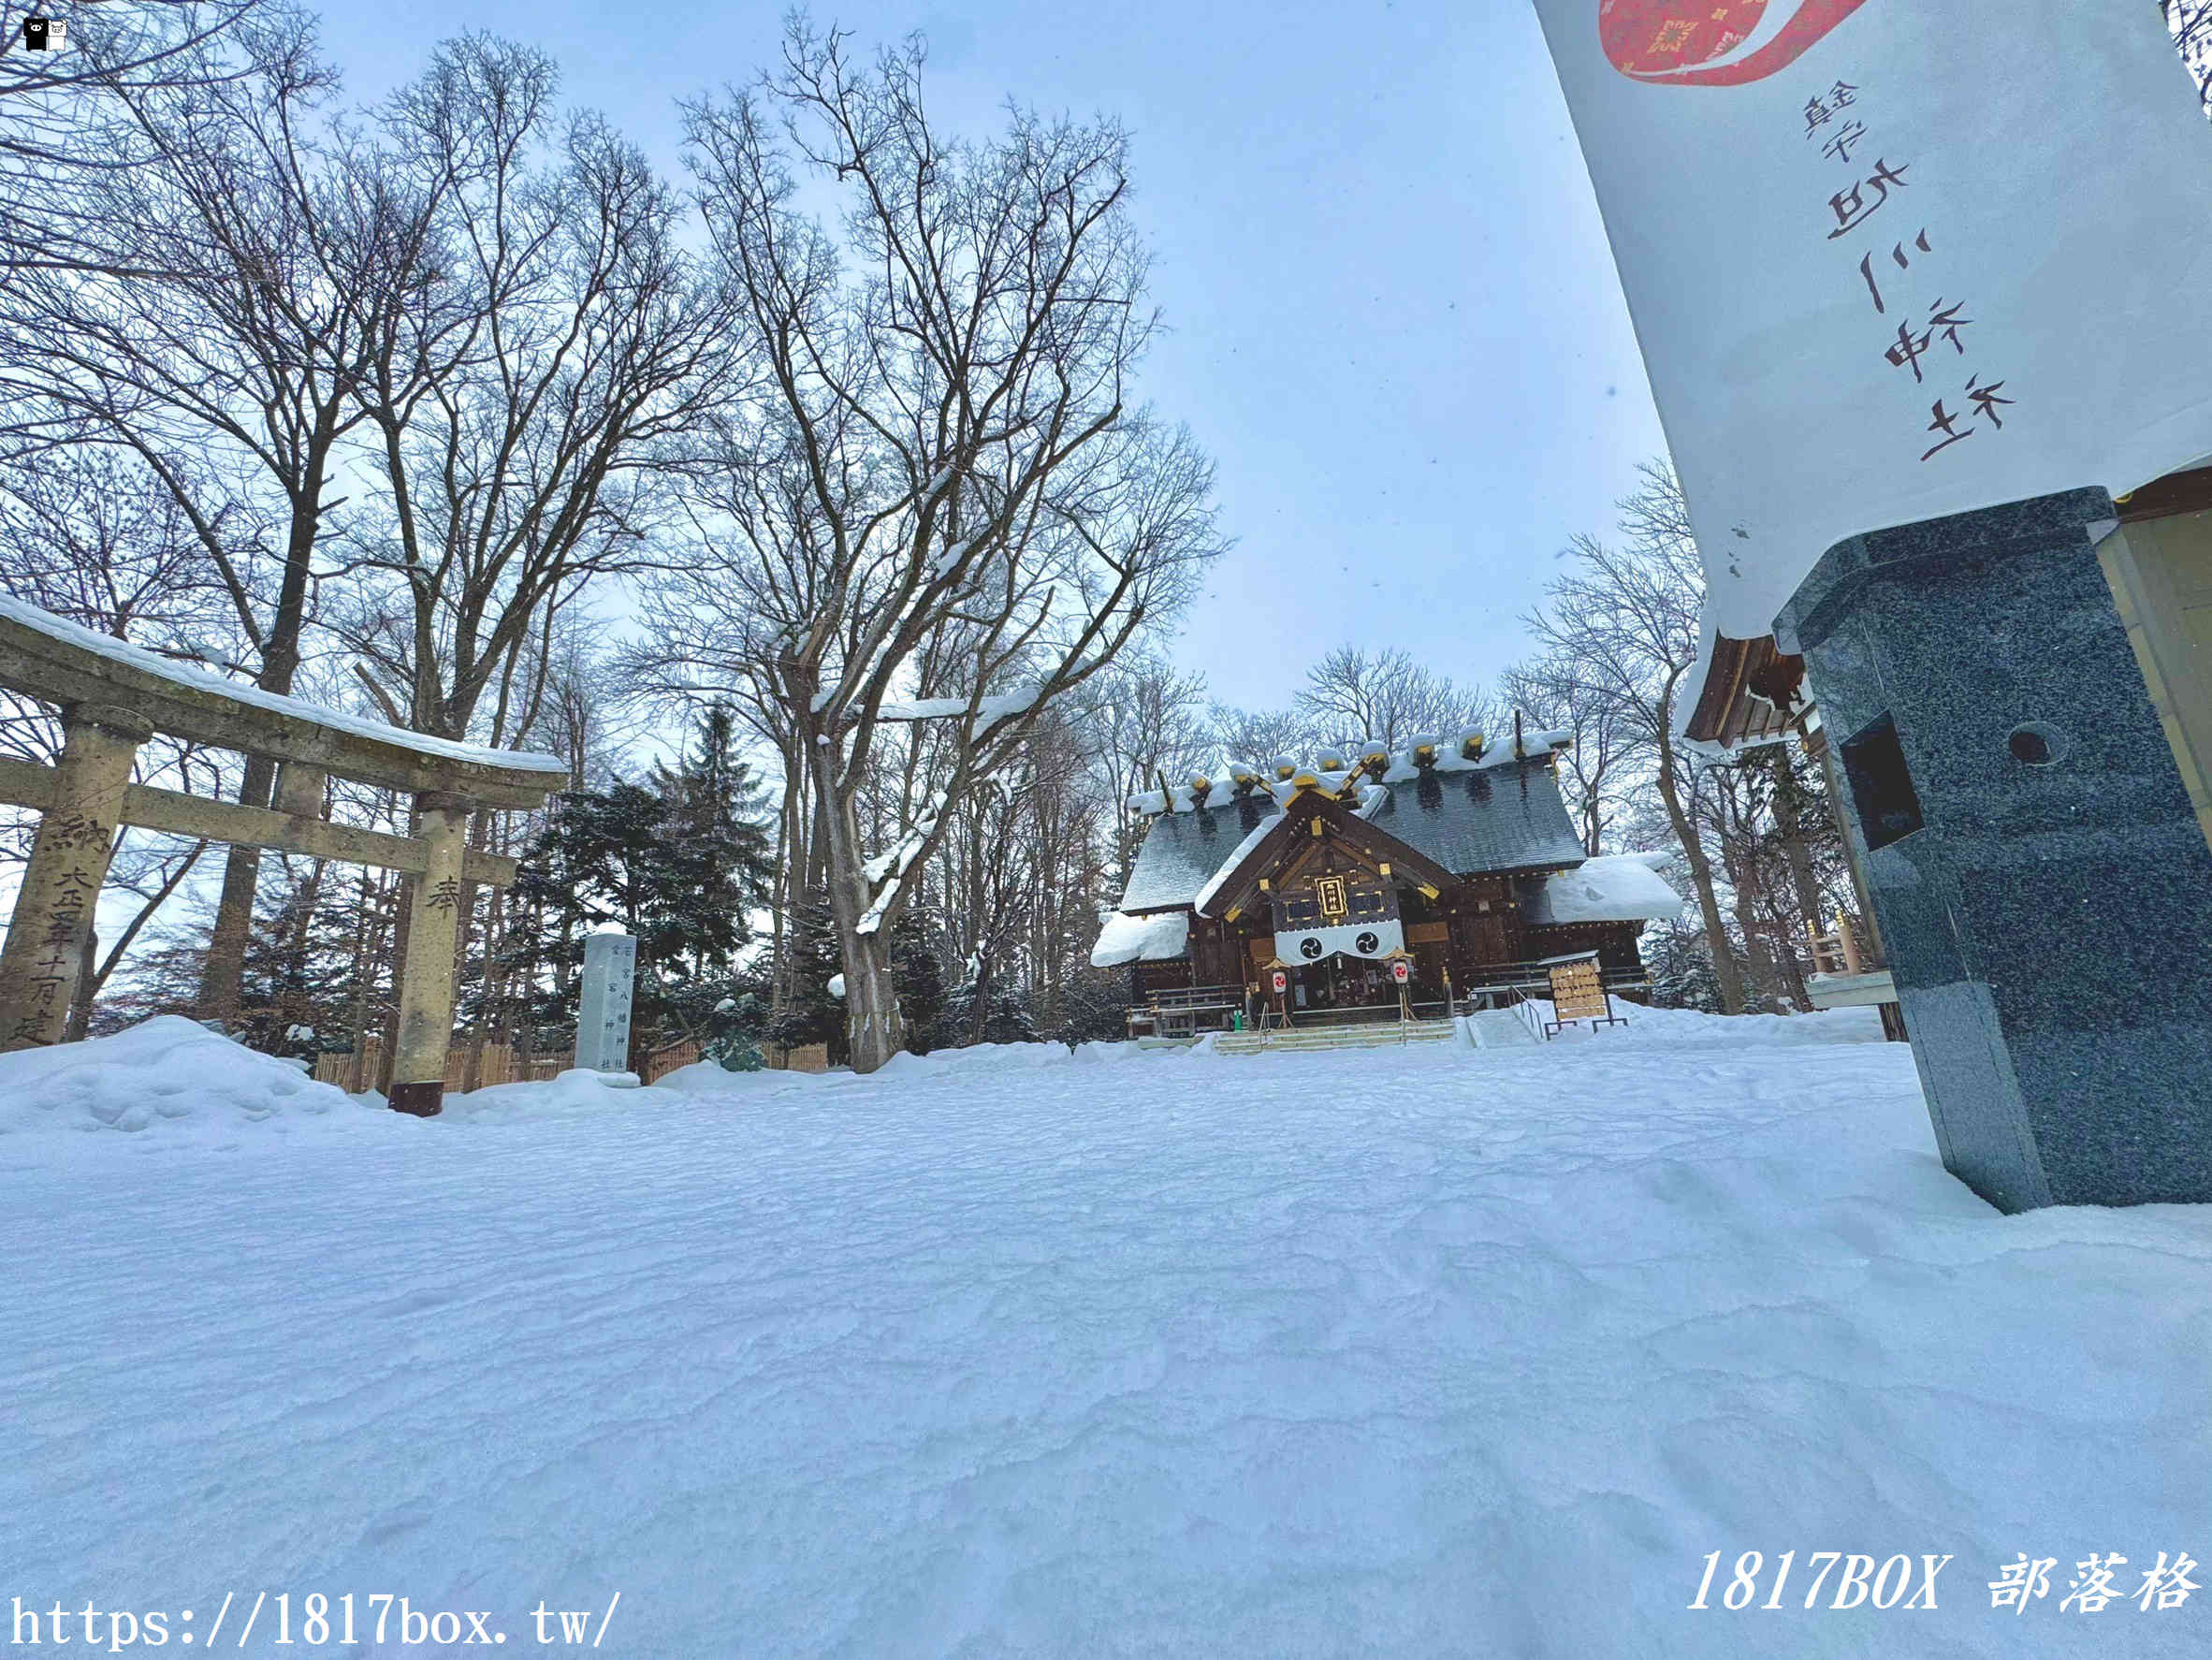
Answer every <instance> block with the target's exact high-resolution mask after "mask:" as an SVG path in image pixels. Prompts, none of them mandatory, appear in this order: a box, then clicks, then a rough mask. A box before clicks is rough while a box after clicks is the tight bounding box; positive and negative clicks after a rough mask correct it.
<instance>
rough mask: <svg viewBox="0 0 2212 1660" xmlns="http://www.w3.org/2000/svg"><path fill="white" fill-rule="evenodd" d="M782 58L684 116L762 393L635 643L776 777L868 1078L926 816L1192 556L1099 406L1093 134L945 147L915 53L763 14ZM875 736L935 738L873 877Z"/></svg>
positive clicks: (1006, 748)
mask: <svg viewBox="0 0 2212 1660" xmlns="http://www.w3.org/2000/svg"><path fill="white" fill-rule="evenodd" d="M783 58H784V61H783V66H782V68H781V70H780V72H779V73H778V74H777V75H776V76H775V77H774V78H773V79H772V80H765V81H764V82H763V83H762V84H761V85H760V86H758V87H756V88H754V89H753V90H751V91H749V92H747V93H744V94H738V95H728V96H725V97H724V98H722V99H720V100H719V101H711V102H704V103H699V104H695V105H692V106H691V107H689V109H687V112H686V120H687V126H688V131H689V135H690V138H691V145H692V159H693V166H694V168H695V171H696V173H697V177H698V180H699V197H700V202H701V205H702V206H703V208H704V209H705V211H706V219H707V225H708V229H709V234H710V237H711V239H712V244H713V248H714V252H715V255H716V256H717V258H718V260H719V261H720V269H721V271H722V273H723V276H724V279H725V280H726V282H727V283H728V284H729V285H730V288H731V291H732V293H733V295H734V296H735V299H736V300H737V302H738V304H739V305H740V306H741V308H742V310H743V312H744V313H745V315H746V318H747V320H748V321H749V325H750V327H751V328H752V330H753V333H754V337H755V339H756V341H757V342H758V344H759V346H760V348H761V350H762V353H763V355H764V361H765V364H766V368H767V373H768V379H769V386H768V387H767V389H766V392H765V394H764V396H763V397H762V399H761V400H759V401H758V402H757V403H756V404H755V406H754V407H753V408H752V410H751V411H750V413H749V418H748V419H745V420H743V421H733V422H731V423H729V424H728V425H727V427H726V428H725V447H724V450H723V461H724V464H723V466H722V467H721V468H720V470H719V473H718V475H717V477H716V478H715V480H714V481H713V484H712V490H713V494H712V498H711V510H712V512H713V514H714V517H712V518H711V519H710V520H709V521H708V523H707V527H706V528H707V529H708V530H709V531H711V532H712V533H711V535H710V536H709V538H708V542H707V548H706V552H705V553H704V554H703V555H702V557H701V558H700V560H699V561H697V562H696V563H695V565H694V567H693V569H692V570H691V571H690V572H689V573H685V574H682V575H679V576H677V578H675V579H674V580H672V581H670V582H667V583H663V584H662V587H661V591H660V596H659V599H658V602H657V604H656V605H655V608H654V613H653V619H652V632H653V634H654V642H653V645H654V651H655V654H656V655H657V656H658V657H659V658H660V660H661V661H662V662H663V663H673V662H678V661H680V662H684V663H694V664H697V665H699V667H700V669H701V670H702V672H703V673H704V674H705V675H706V676H708V677H719V678H723V679H727V680H730V681H749V682H750V683H751V684H752V685H753V686H754V687H756V688H757V689H758V697H759V701H760V702H761V703H763V704H764V705H767V706H772V709H773V717H772V719H773V722H774V726H775V730H776V735H777V737H778V741H779V745H780V746H781V747H782V748H783V750H784V754H785V759H786V764H787V766H788V767H790V768H793V769H794V770H801V771H804V772H805V774H806V775H807V779H808V786H809V789H810V793H811V796H812V808H813V828H814V842H815V846H814V848H813V849H812V850H810V857H812V858H813V859H814V860H815V861H816V862H817V863H818V864H819V866H820V867H821V870H822V881H823V885H824V887H825V888H826V890H827V899H828V905H829V910H830V913H831V915H832V917H833V918H834V921H835V925H836V928H837V939H838V946H839V954H840V956H841V959H842V962H843V965H844V976H845V999H846V1010H847V1017H848V1021H849V1026H850V1030H851V1055H852V1059H853V1064H854V1066H855V1067H856V1068H858V1069H859V1070H864V1071H866V1070H873V1069H874V1068H876V1067H878V1066H880V1065H881V1064H882V1062H883V1061H884V1060H885V1059H887V1058H888V1057H889V1056H891V1055H892V1054H893V1053H894V1052H895V1051H896V1050H897V1049H898V1048H899V1047H900V1020H899V1012H898V1003H897V999H896V997H895V995H894V991H893V986H892V980H891V974H890V968H889V950H888V945H889V940H888V932H889V928H890V925H892V923H894V922H895V920H896V918H897V916H898V914H899V912H900V910H901V909H902V908H903V907H904V906H905V905H906V904H907V903H908V902H909V900H910V894H911V884H912V881H913V880H914V878H915V877H916V876H917V875H918V874H919V872H920V870H921V869H922V867H923V866H924V863H925V862H926V861H927V860H928V859H929V857H930V856H931V854H932V853H933V852H934V851H935V850H936V848H937V847H938V846H939V843H940V842H941V840H942V838H943V837H944V836H945V835H946V834H947V833H948V831H949V828H950V826H951V825H952V823H953V819H954V817H955V809H957V808H959V807H960V806H961V804H962V803H963V802H965V801H966V800H967V799H968V796H969V794H970V793H971V792H972V791H974V790H975V789H976V788H977V787H978V786H979V784H980V783H981V781H982V779H986V778H989V777H991V776H992V775H993V774H995V773H998V772H1001V771H1003V770H1005V769H1006V768H1008V767H1009V766H1011V764H1013V762H1014V760H1015V758H1016V756H1017V755H1018V754H1019V753H1020V752H1021V750H1023V748H1024V746H1025V745H1026V742H1027V740H1028V739H1029V737H1030V735H1031V734H1032V733H1033V732H1034V731H1035V730H1036V728H1037V727H1038V725H1039V723H1040V722H1041V721H1042V720H1043V719H1044V717H1045V715H1046V713H1047V712H1048V711H1049V710H1050V709H1051V707H1052V706H1053V705H1054V704H1055V702H1056V701H1057V700H1058V699H1060V698H1061V697H1062V696H1064V695H1065V694H1066V693H1068V692H1070V690H1071V689H1073V688H1075V687H1077V686H1079V685H1081V684H1083V683H1084V681H1085V680H1087V679H1089V678H1090V677H1093V676H1094V675H1096V674H1098V673H1099V671H1100V670H1101V669H1102V668H1103V667H1105V666H1106V665H1107V664H1109V663H1112V662H1113V659H1114V658H1115V657H1117V656H1118V655H1119V654H1120V653H1121V651H1122V650H1123V649H1124V648H1126V647H1127V646H1128V644H1129V643H1130V642H1131V640H1132V639H1134V638H1135V637H1136V636H1137V634H1138V632H1139V631H1140V630H1141V629H1142V627H1143V626H1144V624H1145V623H1146V621H1147V620H1148V619H1156V618H1158V617H1161V616H1163V615H1165V614H1166V613H1168V612H1170V611H1171V610H1173V609H1174V608H1175V607H1176V606H1177V605H1179V604H1181V603H1182V602H1183V601H1184V600H1185V599H1186V597H1187V595H1188V593H1189V591H1190V589H1191V586H1192V583H1193V580H1194V577H1195V575H1196V573H1197V570H1198V568H1199V567H1200V566H1201V564H1202V562H1203V561H1205V560H1206V559H1208V558H1209V557H1211V556H1212V555H1213V554H1214V553H1215V552H1216V551H1217V549H1218V546H1219V543H1218V538H1217V536H1216V534H1215V528H1214V520H1213V510H1212V473H1211V468H1210V465H1209V464H1208V463H1207V462H1206V460H1205V459H1203V458H1202V457H1201V455H1200V454H1199V453H1198V451H1197V450H1196V448H1195V447H1194V446H1193V444H1191V442H1190V440H1189V438H1188V437H1187V436H1186V434H1184V433H1182V432H1180V431H1177V430H1172V429H1171V428H1167V427H1165V426H1163V425H1162V424H1160V423H1159V422H1158V421H1157V420H1156V419H1154V418H1152V417H1151V416H1149V415H1147V414H1145V413H1144V412H1143V411H1142V409H1140V408H1138V407H1135V406H1133V405H1132V402H1131V400H1130V388H1129V376H1130V372H1131V371H1132V369H1133V368H1134V366H1135V364H1136V362H1137V359H1138V358H1139V357H1140V356H1141V355H1142V351H1143V349H1144V347H1145V344H1146V342H1148V341H1149V340H1150V338H1151V336H1152V333H1153V330H1154V328H1155V319H1154V317H1153V314H1152V313H1151V312H1150V311H1149V310H1147V309H1146V307H1145V304H1144V277H1145V265H1146V259H1145V255H1144V251H1143V249H1142V245H1141V244H1140V242H1139V240H1138V238H1137V236H1136V234H1135V231H1134V229H1133V227H1132V226H1130V224H1129V221H1128V214H1127V211H1126V209H1125V206H1124V198H1125V197H1126V194H1127V190H1128V181H1127V176H1126V173H1125V152H1126V143H1125V139H1124V138H1123V135H1122V134H1121V132H1120V131H1119V130H1118V129H1117V128H1115V127H1114V126H1113V125H1112V124H1077V123H1073V122H1070V121H1056V122H1054V121H1045V120H1042V119H1040V118H1038V117H1036V116H1034V115H1031V114H1027V113H1024V112H1019V111H1017V112H1015V113H1014V114H1013V115H1012V116H1011V119H1010V122H1009V124H1008V127H1007V129H1006V130H1005V132H1004V133H1002V134H1001V135H1000V136H998V137H997V138H993V139H991V140H989V141H987V142H982V143H969V142H961V141H953V140H950V139H947V138H942V137H940V136H939V134H938V133H937V132H936V131H935V129H934V128H933V127H932V126H931V124H930V122H929V120H928V117H927V115H926V114H925V112H924V108H923V103H922V95H921V77H922V52H921V49H920V46H919V44H918V43H910V45H909V46H908V47H906V48H905V49H903V50H900V51H892V52H887V53H885V54H883V55H882V56H881V57H880V59H879V60H878V62H877V63H876V64H875V65H874V66H873V67H872V68H869V69H862V68H859V67H856V66H854V65H853V64H852V63H851V61H849V59H848V57H847V55H846V51H845V43H844V40H843V38H842V37H840V36H837V35H835V34H830V35H821V34H817V33H815V32H814V31H813V30H812V29H811V27H810V26H809V25H808V24H807V23H806V22H804V21H803V20H793V22H791V23H790V24H788V25H787V31H786V36H785V42H784V54H783ZM801 172H803V173H805V174H807V175H808V176H809V177H811V178H812V179H813V180H815V181H817V182H819V183H820V184H821V185H822V187H824V188H827V189H833V190H836V191H838V192H840V193H841V194H842V195H843V196H844V197H845V199H846V201H847V203H848V204H849V211H848V213H847V217H846V221H845V235H844V238H843V240H842V241H841V242H840V241H839V240H837V238H834V237H833V236H832V235H831V233H830V232H828V231H827V230H825V229H824V228H823V227H822V226H821V225H819V224H818V223H816V222H814V221H813V220H811V219H809V218H808V217H807V216H806V215H804V214H803V213H801V212H800V211H799V210H798V207H797V205H796V202H795V200H794V194H795V191H796V189H797V178H798V175H799V174H800V173H801ZM901 704H909V705H911V706H910V707H907V708H901V707H900V705H901ZM899 716H909V717H918V718H923V719H927V720H931V721H939V722H941V725H940V726H939V728H938V732H937V735H936V736H937V740H938V741H936V742H935V743H934V744H933V746H932V749H933V751H934V753H933V758H932V760H931V762H930V764H931V767H932V769H933V770H932V771H931V773H930V774H929V776H927V777H926V778H923V777H917V776H912V775H911V774H910V776H909V777H908V778H907V779H905V780H904V782H903V786H902V797H903V799H904V800H905V802H906V803H907V806H906V807H905V809H904V811H903V812H902V814H901V820H902V822H901V823H899V824H898V825H897V826H896V827H895V832H896V833H895V837H893V838H892V839H891V840H890V843H889V845H885V846H880V847H879V848H877V849H875V850H873V851H872V852H871V850H870V849H869V848H868V847H867V846H866V845H865V840H864V831H863V826H862V823H861V819H860V814H859V806H860V802H861V800H862V797H863V794H864V792H865V790H866V785H867V781H868V779H869V777H870V772H871V767H872V765H873V764H874V760H875V756H876V750H877V746H878V744H879V743H880V742H881V741H883V739H884V737H885V735H886V723H887V721H891V720H892V719H894V718H895V717H899ZM907 748H908V752H909V754H910V755H911V756H914V757H916V758H917V759H918V758H919V751H920V746H918V745H913V744H911V743H909V744H908V745H907Z"/></svg>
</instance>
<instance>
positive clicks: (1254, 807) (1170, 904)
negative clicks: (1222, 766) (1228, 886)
mask: <svg viewBox="0 0 2212 1660" xmlns="http://www.w3.org/2000/svg"><path fill="white" fill-rule="evenodd" d="M1275 815H1276V808H1275V803H1274V797H1273V796H1272V795H1270V794H1266V793H1264V792H1261V793H1258V794H1252V795H1247V796H1245V797H1244V798H1243V799H1242V800H1233V801H1231V802H1230V803H1229V805H1228V806H1226V807H1201V808H1196V809H1193V810H1186V811H1181V812H1171V813H1163V814H1161V815H1160V816H1159V817H1157V818H1156V819H1154V820H1153V821H1152V827H1151V829H1150V830H1148V831H1147V832H1146V833H1145V837H1144V845H1143V846H1142V847H1140V848H1139V849H1138V850H1137V863H1136V866H1135V867H1134V868H1133V869H1132V870H1131V871H1130V872H1129V888H1128V893H1126V894H1124V895H1123V896H1122V899H1121V909H1122V910H1125V911H1128V912H1131V913H1132V914H1133V913H1136V912H1139V911H1145V910H1171V909H1174V908H1176V907H1178V906H1181V907H1187V906H1189V905H1190V904H1191V903H1192V902H1193V901H1194V900H1195V899H1197V897H1198V894H1199V890H1200V889H1201V888H1202V887H1204V886H1205V884H1206V882H1207V881H1208V880H1209V879H1210V878H1211V877H1212V876H1213V874H1214V873H1215V871H1216V870H1218V869H1220V868H1221V866H1222V865H1223V864H1224V863H1226V862H1227V861H1228V859H1229V856H1230V853H1231V852H1234V851H1235V850H1236V848H1237V846H1238V844H1240V843H1241V842H1243V840H1244V837H1246V836H1248V835H1250V834H1251V833H1252V831H1253V829H1254V828H1255V827H1256V826H1257V825H1259V823H1260V822H1261V821H1262V820H1266V819H1272V818H1273V817H1275Z"/></svg>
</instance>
